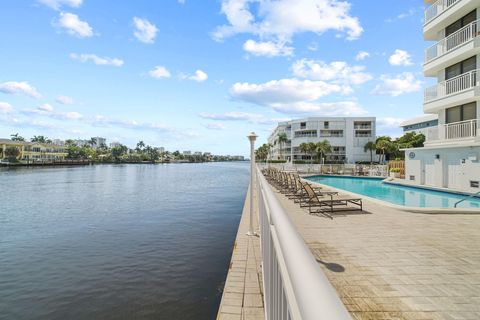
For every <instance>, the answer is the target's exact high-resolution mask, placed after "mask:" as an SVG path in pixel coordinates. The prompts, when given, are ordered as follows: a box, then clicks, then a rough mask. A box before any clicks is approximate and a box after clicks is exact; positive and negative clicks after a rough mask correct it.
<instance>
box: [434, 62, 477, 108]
mask: <svg viewBox="0 0 480 320" xmlns="http://www.w3.org/2000/svg"><path fill="white" fill-rule="evenodd" d="M478 72H479V70H472V71H470V72H467V73H464V74H461V75H459V76H456V77H454V78H451V79H449V80H447V81H442V82H439V83H438V84H437V85H435V86H432V87H429V88H426V89H425V94H424V102H429V101H432V100H436V99H440V98H443V97H446V96H449V95H452V94H455V93H459V92H462V91H464V90H468V89H471V88H473V87H476V86H478V85H479V80H480V79H479V78H478Z"/></svg>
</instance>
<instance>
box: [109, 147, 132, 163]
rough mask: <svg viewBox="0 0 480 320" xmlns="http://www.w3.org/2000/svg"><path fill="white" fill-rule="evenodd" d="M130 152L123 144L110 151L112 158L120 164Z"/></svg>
mask: <svg viewBox="0 0 480 320" xmlns="http://www.w3.org/2000/svg"><path fill="white" fill-rule="evenodd" d="M127 151H128V148H127V147H126V146H124V145H123V144H120V145H118V146H115V147H113V148H112V149H110V152H111V154H112V158H113V159H114V160H115V161H116V162H119V161H120V160H121V158H122V156H123V155H125V154H126V153H127Z"/></svg>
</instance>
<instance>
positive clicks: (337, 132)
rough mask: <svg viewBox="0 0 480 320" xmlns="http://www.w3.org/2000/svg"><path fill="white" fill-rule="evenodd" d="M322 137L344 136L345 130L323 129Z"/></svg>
mask: <svg viewBox="0 0 480 320" xmlns="http://www.w3.org/2000/svg"><path fill="white" fill-rule="evenodd" d="M320 137H335V138H341V137H343V130H321V131H320Z"/></svg>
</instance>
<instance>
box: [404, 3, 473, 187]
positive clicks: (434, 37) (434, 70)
mask: <svg viewBox="0 0 480 320" xmlns="http://www.w3.org/2000/svg"><path fill="white" fill-rule="evenodd" d="M425 2H426V3H429V4H431V5H430V6H429V7H428V8H427V9H426V12H425V24H424V27H423V34H424V38H425V40H428V41H435V43H434V44H433V45H432V46H430V47H429V48H428V49H426V51H425V62H424V65H423V72H424V74H425V76H426V77H435V78H437V80H438V83H437V84H436V85H434V86H432V87H429V88H426V89H425V96H424V104H423V110H424V112H425V113H428V114H437V115H438V125H437V126H435V127H431V128H428V130H426V142H425V146H424V147H423V148H411V149H405V158H406V174H405V176H406V179H407V180H409V181H410V182H413V183H415V184H419V185H427V186H434V187H445V188H451V189H456V190H460V191H467V192H478V191H480V130H479V125H480V121H479V114H480V103H479V100H480V77H479V75H478V71H479V69H480V66H479V64H480V29H479V28H478V26H477V24H478V21H479V18H480V1H478V0H458V1H448V2H443V1H436V2H435V1H432V0H429V1H425Z"/></svg>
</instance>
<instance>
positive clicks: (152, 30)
mask: <svg viewBox="0 0 480 320" xmlns="http://www.w3.org/2000/svg"><path fill="white" fill-rule="evenodd" d="M133 25H134V26H135V32H134V33H133V35H134V36H135V37H136V38H137V39H138V40H139V41H141V42H143V43H154V42H155V37H156V36H157V32H158V28H157V27H156V26H155V25H154V24H153V23H151V22H150V21H148V20H147V19H141V18H138V17H134V18H133Z"/></svg>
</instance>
